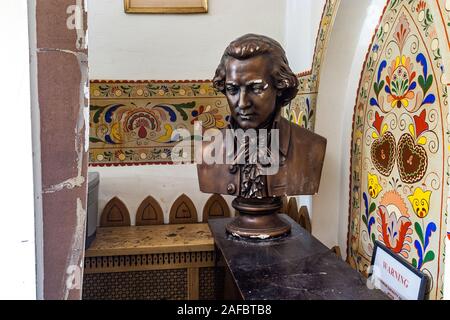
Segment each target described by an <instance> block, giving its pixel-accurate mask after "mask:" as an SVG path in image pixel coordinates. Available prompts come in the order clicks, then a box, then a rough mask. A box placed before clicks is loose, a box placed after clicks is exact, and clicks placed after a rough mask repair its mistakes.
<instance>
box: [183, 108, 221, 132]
mask: <svg viewBox="0 0 450 320" xmlns="http://www.w3.org/2000/svg"><path fill="white" fill-rule="evenodd" d="M191 114H192V117H193V119H192V120H191V124H194V122H196V121H201V123H202V127H203V128H206V129H209V128H214V127H216V128H223V127H224V126H225V122H224V121H223V116H222V115H221V114H219V110H218V109H212V110H211V106H210V105H208V106H206V108H205V106H203V105H201V106H199V108H198V109H196V110H194V111H192V113H191Z"/></svg>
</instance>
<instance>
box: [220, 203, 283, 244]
mask: <svg viewBox="0 0 450 320" xmlns="http://www.w3.org/2000/svg"><path fill="white" fill-rule="evenodd" d="M232 206H233V208H235V209H236V210H238V211H239V216H238V217H236V218H234V220H232V221H231V222H230V223H229V224H228V225H227V226H226V230H227V232H228V233H230V234H231V235H233V236H235V237H240V238H252V239H261V240H264V239H272V238H279V237H283V236H286V235H288V234H289V233H290V232H291V225H290V224H288V223H286V222H285V221H284V220H282V219H280V218H279V217H278V214H277V213H278V211H279V210H280V209H281V207H282V202H281V199H280V198H264V199H244V198H236V199H234V200H233V202H232Z"/></svg>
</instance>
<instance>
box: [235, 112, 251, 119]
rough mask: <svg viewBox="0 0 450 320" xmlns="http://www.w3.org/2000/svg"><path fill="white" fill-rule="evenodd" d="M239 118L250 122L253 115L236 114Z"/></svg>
mask: <svg viewBox="0 0 450 320" xmlns="http://www.w3.org/2000/svg"><path fill="white" fill-rule="evenodd" d="M238 115H239V118H241V119H242V120H250V119H251V118H252V116H254V115H255V114H254V113H238Z"/></svg>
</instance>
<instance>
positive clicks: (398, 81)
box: [385, 55, 417, 108]
mask: <svg viewBox="0 0 450 320" xmlns="http://www.w3.org/2000/svg"><path fill="white" fill-rule="evenodd" d="M415 77H416V72H415V71H413V64H412V63H411V59H410V58H409V57H406V56H404V55H402V56H397V57H396V58H395V60H393V61H392V63H391V66H390V67H389V68H388V75H387V76H386V83H387V85H386V87H385V91H386V93H387V94H388V96H387V101H388V102H389V103H390V104H391V107H392V108H395V107H397V108H401V107H402V106H403V107H405V108H406V107H408V105H409V101H410V100H412V99H414V96H415V95H414V91H413V90H414V89H415V88H416V85H417V83H416V82H415V81H414V79H415Z"/></svg>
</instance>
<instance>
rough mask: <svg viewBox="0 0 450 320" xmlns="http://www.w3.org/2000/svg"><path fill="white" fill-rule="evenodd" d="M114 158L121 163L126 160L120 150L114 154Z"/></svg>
mask: <svg viewBox="0 0 450 320" xmlns="http://www.w3.org/2000/svg"><path fill="white" fill-rule="evenodd" d="M115 156H116V158H117V159H119V160H120V161H123V160H125V159H126V156H125V153H123V151H122V150H118V151H116V152H115Z"/></svg>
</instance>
